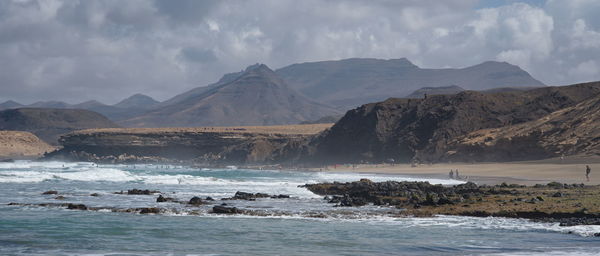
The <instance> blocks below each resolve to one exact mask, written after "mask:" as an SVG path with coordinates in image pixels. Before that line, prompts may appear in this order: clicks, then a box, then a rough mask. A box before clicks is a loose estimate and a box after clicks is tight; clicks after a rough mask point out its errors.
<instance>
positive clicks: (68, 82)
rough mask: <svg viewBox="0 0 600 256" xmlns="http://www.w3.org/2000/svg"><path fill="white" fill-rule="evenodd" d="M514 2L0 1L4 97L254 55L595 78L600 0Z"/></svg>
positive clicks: (162, 89) (167, 81) (179, 75)
mask: <svg viewBox="0 0 600 256" xmlns="http://www.w3.org/2000/svg"><path fill="white" fill-rule="evenodd" d="M535 3H536V4H529V3H526V2H525V3H522V2H515V1H510V3H509V4H497V3H495V4H494V5H493V6H490V5H487V7H486V4H485V1H483V2H478V1H474V0H451V1H417V0H404V1H392V0H382V1H367V0H351V1H341V0H328V1H320V0H304V1H292V0H248V1H196V0H186V1H168V0H155V1H152V0H131V1H116V0H106V1H96V0H89V1H63V0H39V1H38V0H26V1H0V66H1V67H2V69H0V79H1V81H2V83H3V84H2V85H1V86H0V101H2V100H8V99H14V100H18V101H22V102H24V103H28V102H33V101H36V100H49V99H53V100H65V101H68V102H73V103H75V102H81V101H85V100H89V99H98V100H101V101H104V102H107V103H114V102H117V101H119V100H120V99H122V98H125V97H127V96H129V95H131V94H134V93H138V92H143V93H147V94H149V95H151V96H153V97H156V98H158V99H166V98H169V97H171V96H173V95H174V94H176V93H179V92H183V91H184V90H187V89H191V88H193V87H196V86H202V85H206V84H209V83H212V82H214V81H216V80H217V79H218V78H219V77H220V76H221V75H222V74H224V73H227V72H235V71H239V70H241V69H243V68H244V67H245V66H247V65H250V64H254V63H257V62H261V63H266V64H268V65H269V66H271V67H272V68H278V67H282V66H286V65H289V64H292V63H297V62H305V61H318V60H328V59H341V58H351V57H374V58H401V57H407V58H409V59H410V60H411V61H413V62H415V63H416V64H418V65H420V66H423V67H464V66H469V65H474V64H478V63H481V62H483V61H487V60H501V61H508V62H511V63H513V64H517V65H520V66H522V67H523V68H525V69H526V70H527V71H529V72H530V73H531V74H532V75H534V76H535V77H536V78H538V79H540V80H542V81H544V82H546V83H549V84H568V83H575V82H580V81H584V80H600V74H598V72H594V70H597V67H598V65H599V64H598V62H597V60H595V59H596V58H594V57H596V56H600V17H598V15H597V13H599V12H600V4H599V3H598V1H592V0H588V1H586V0H574V1H554V0H549V1H547V2H546V3H540V2H539V1H535Z"/></svg>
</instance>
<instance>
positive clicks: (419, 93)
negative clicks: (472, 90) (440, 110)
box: [404, 85, 465, 99]
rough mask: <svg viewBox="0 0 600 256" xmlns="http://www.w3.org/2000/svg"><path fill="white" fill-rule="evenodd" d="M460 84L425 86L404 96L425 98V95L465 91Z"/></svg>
mask: <svg viewBox="0 0 600 256" xmlns="http://www.w3.org/2000/svg"><path fill="white" fill-rule="evenodd" d="M464 90H465V89H463V88H462V87H460V86H457V85H451V86H440V87H423V88H421V89H418V90H416V91H414V92H412V93H411V94H409V95H406V96H404V98H411V99H418V98H424V97H425V95H440V94H442V95H443V94H457V93H459V92H462V91H464Z"/></svg>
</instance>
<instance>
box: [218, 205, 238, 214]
mask: <svg viewBox="0 0 600 256" xmlns="http://www.w3.org/2000/svg"><path fill="white" fill-rule="evenodd" d="M213 213H217V214H240V213H244V211H243V210H240V209H238V208H235V207H225V206H220V205H216V206H214V207H213Z"/></svg>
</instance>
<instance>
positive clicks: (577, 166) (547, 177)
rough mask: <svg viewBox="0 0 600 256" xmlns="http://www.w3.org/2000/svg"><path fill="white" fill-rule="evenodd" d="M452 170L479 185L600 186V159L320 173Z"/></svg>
mask: <svg viewBox="0 0 600 256" xmlns="http://www.w3.org/2000/svg"><path fill="white" fill-rule="evenodd" d="M586 164H587V165H589V166H590V167H591V169H592V171H591V174H590V181H587V180H586V178H585V166H586ZM450 169H452V170H456V169H458V170H459V174H460V179H461V180H468V181H473V182H475V183H477V184H500V183H502V182H506V183H508V184H512V183H514V184H522V185H534V184H547V183H549V182H552V181H557V182H562V183H569V184H572V183H584V184H586V185H598V184H600V159H597V158H593V159H565V160H560V159H548V160H542V161H528V162H510V163H475V164H470V163H443V164H431V165H428V164H425V165H418V166H416V167H411V165H409V164H396V165H390V164H379V165H356V166H355V167H353V166H351V165H337V167H334V166H329V167H328V168H321V169H318V170H321V171H328V172H358V173H381V174H401V175H407V176H414V177H431V178H448V173H449V172H450Z"/></svg>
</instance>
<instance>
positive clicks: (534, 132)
mask: <svg viewBox="0 0 600 256" xmlns="http://www.w3.org/2000/svg"><path fill="white" fill-rule="evenodd" d="M448 148H449V150H448V152H447V154H446V155H445V158H446V159H448V160H454V161H464V160H465V159H477V160H478V161H506V160H513V161H514V160H527V159H532V158H547V157H559V156H562V155H567V156H568V155H588V156H589V155H600V95H596V96H595V97H593V98H591V99H588V100H585V101H583V102H581V103H579V104H577V105H575V106H572V107H568V108H565V109H561V110H558V111H555V112H552V113H550V114H549V115H546V116H544V117H542V118H540V119H537V120H534V121H530V122H525V123H521V124H518V125H513V126H505V127H500V128H494V129H483V130H478V131H475V132H472V133H469V134H467V135H466V136H463V137H460V138H457V139H455V140H453V141H451V142H450V145H449V146H448Z"/></svg>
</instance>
